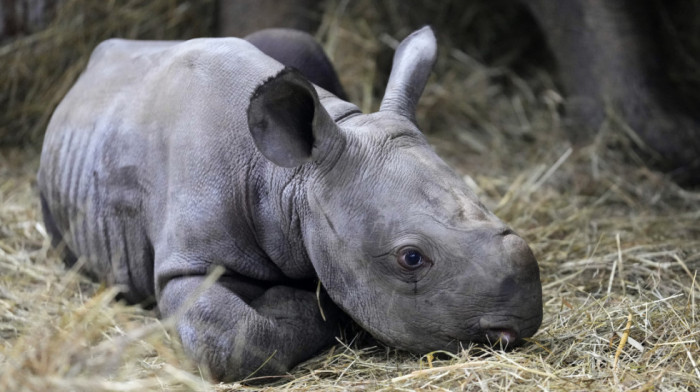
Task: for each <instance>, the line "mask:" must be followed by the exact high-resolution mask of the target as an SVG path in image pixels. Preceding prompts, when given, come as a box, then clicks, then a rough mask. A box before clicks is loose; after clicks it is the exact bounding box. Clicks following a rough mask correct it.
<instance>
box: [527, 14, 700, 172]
mask: <svg viewBox="0 0 700 392" xmlns="http://www.w3.org/2000/svg"><path fill="white" fill-rule="evenodd" d="M525 3H527V4H528V5H529V7H530V9H531V11H532V12H533V14H534V16H535V18H536V19H537V20H538V22H539V24H540V26H541V27H542V30H543V32H544V35H545V36H546V38H547V40H548V43H549V46H550V48H551V50H552V52H553V54H554V57H555V59H556V61H557V65H558V68H559V75H558V76H559V78H560V80H561V82H562V84H563V87H564V89H565V92H566V93H567V95H568V97H567V98H568V102H569V105H568V106H567V116H568V118H569V121H570V122H571V123H572V124H571V125H572V126H571V127H570V130H571V131H572V132H573V133H575V134H574V135H573V136H574V139H579V140H581V139H582V136H583V135H582V133H584V132H582V131H583V130H584V129H588V130H589V131H590V130H593V131H596V130H598V129H599V128H600V125H601V123H602V121H603V120H604V118H605V111H606V105H611V107H612V109H613V110H615V111H617V112H618V114H619V115H621V116H622V119H623V120H624V121H625V122H626V123H627V124H628V125H629V126H630V127H631V128H632V129H633V130H634V131H635V132H636V133H637V135H639V137H640V138H641V140H642V141H643V142H644V143H645V144H646V146H647V147H648V148H651V149H652V150H653V151H655V152H656V153H657V154H658V156H657V157H656V159H655V162H650V163H652V165H653V166H657V167H659V168H661V169H663V170H667V171H669V172H670V173H671V174H672V175H673V176H674V178H675V179H676V180H677V181H679V182H681V183H688V184H691V183H696V184H697V183H700V175H698V174H697V173H698V172H700V159H699V158H698V157H700V123H698V122H697V121H696V119H693V118H691V117H690V115H689V113H690V112H689V111H686V112H684V111H683V110H682V107H683V103H682V102H680V101H679V99H678V97H676V96H674V94H672V89H671V88H670V84H669V81H668V80H667V78H666V77H665V74H664V72H663V71H664V70H663V68H662V61H663V56H662V55H661V51H660V50H659V47H658V45H659V42H658V41H659V37H658V32H657V31H654V23H653V21H654V20H653V15H652V13H651V11H652V10H651V9H649V7H648V5H646V4H638V3H639V2H635V1H626V0H569V1H549V0H525ZM583 139H585V136H584V137H583Z"/></svg>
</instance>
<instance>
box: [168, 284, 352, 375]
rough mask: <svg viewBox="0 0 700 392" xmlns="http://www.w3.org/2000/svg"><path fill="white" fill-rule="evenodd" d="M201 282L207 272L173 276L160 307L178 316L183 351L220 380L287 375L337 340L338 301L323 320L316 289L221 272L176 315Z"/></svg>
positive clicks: (326, 310) (327, 308) (327, 306)
mask: <svg viewBox="0 0 700 392" xmlns="http://www.w3.org/2000/svg"><path fill="white" fill-rule="evenodd" d="M203 281H204V277H203V276H188V277H180V278H176V279H172V280H170V281H169V282H168V283H167V285H166V286H165V288H164V289H163V291H162V293H161V297H160V300H159V307H160V309H161V312H162V313H163V316H164V317H165V316H170V315H177V316H178V320H177V321H176V328H177V331H178V333H179V335H180V338H181V340H182V344H183V346H184V348H185V350H186V351H187V352H188V354H189V355H190V356H192V357H193V358H194V359H195V360H197V361H198V362H199V363H200V364H202V365H204V366H205V367H206V368H208V369H209V371H210V372H211V375H212V377H213V378H215V379H216V380H241V379H243V378H246V377H250V376H253V377H259V376H266V375H277V374H283V373H285V372H287V371H288V370H289V369H290V368H292V367H293V366H295V365H296V364H298V363H299V362H301V361H303V360H305V359H307V358H309V357H311V356H312V355H314V354H316V353H318V352H319V351H320V350H322V349H323V348H325V347H327V346H329V345H330V344H332V343H333V341H334V337H335V335H336V333H337V331H338V328H337V326H338V324H337V320H338V317H337V316H338V313H339V311H338V310H337V308H336V307H335V305H333V304H332V303H324V304H323V306H324V315H325V316H326V319H327V320H326V321H324V320H323V318H322V317H321V314H320V311H319V304H318V301H317V299H316V294H315V293H313V292H310V291H305V290H301V289H296V288H292V287H288V286H273V287H271V288H267V289H263V288H258V287H255V286H253V285H251V284H250V283H247V282H243V281H240V280H236V279H235V278H230V277H222V278H221V279H220V280H219V281H217V282H216V283H214V284H213V285H212V286H211V287H209V288H208V289H206V290H205V291H204V292H203V293H202V294H201V295H200V296H199V297H198V298H197V299H196V300H195V301H194V303H193V304H192V305H191V306H190V307H189V308H188V309H187V310H184V312H183V313H182V314H179V315H178V310H179V309H180V307H181V306H185V305H186V302H187V297H188V296H190V295H191V294H193V293H197V291H198V290H200V287H201V286H202V283H203ZM253 297H254V298H253Z"/></svg>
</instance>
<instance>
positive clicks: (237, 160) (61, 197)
mask: <svg viewBox="0 0 700 392" xmlns="http://www.w3.org/2000/svg"><path fill="white" fill-rule="evenodd" d="M281 69H282V65H281V64H279V63H277V62H276V61H274V60H272V59H271V58H269V57H267V56H265V55H263V54H262V53H261V52H259V51H258V50H257V49H255V48H254V47H253V46H252V45H250V44H248V43H247V42H245V41H242V40H239V39H235V38H226V39H197V40H191V41H185V42H158V41H150V42H149V41H128V40H109V41H105V42H104V43H102V44H100V45H99V46H98V47H97V48H96V49H95V51H94V52H93V54H92V57H91V59H90V62H89V64H88V66H87V69H86V70H85V71H84V72H83V74H82V75H81V77H80V78H79V80H78V81H77V82H76V84H75V85H74V86H73V88H72V89H71V90H70V92H69V93H68V94H67V95H66V97H65V98H64V99H63V101H62V102H61V103H60V104H59V106H58V107H57V109H56V111H55V112H54V114H53V116H52V118H51V121H50V123H49V126H48V129H47V131H46V136H45V140H44V146H43V151H42V156H41V165H40V168H39V173H38V183H39V190H40V193H41V198H42V209H43V213H44V217H45V222H46V226H47V230H48V231H49V233H50V234H51V235H52V237H53V239H54V241H56V242H59V241H61V242H63V243H64V244H65V246H66V248H67V249H66V250H67V254H68V255H69V257H71V256H75V257H76V258H77V259H79V260H80V259H81V258H82V259H83V260H84V263H85V264H84V267H83V268H84V271H86V272H87V273H89V274H90V275H93V276H95V277H97V278H99V279H100V280H104V281H106V282H108V283H110V284H115V285H121V286H122V287H124V288H125V296H126V298H127V299H128V300H131V301H142V300H143V299H145V298H148V297H151V296H152V295H153V294H154V282H153V260H154V251H153V249H154V246H153V244H154V243H155V242H156V241H158V240H159V238H160V234H161V229H162V227H163V226H164V225H166V224H167V223H166V222H163V217H164V216H165V212H166V210H167V209H168V208H169V205H174V204H176V203H175V202H173V200H177V199H178V198H187V197H188V195H191V194H193V193H196V192H197V188H198V187H199V188H201V187H203V188H206V187H207V185H208V184H206V182H207V181H209V182H213V181H217V180H216V177H217V176H228V177H230V176H231V173H237V172H238V173H240V172H245V167H244V166H245V165H246V163H249V162H250V161H251V160H252V159H253V158H252V154H254V153H255V150H254V148H253V144H252V140H251V138H250V136H249V134H248V129H247V119H246V113H245V110H246V108H247V102H248V100H249V97H250V96H251V95H252V93H253V91H254V89H255V88H256V87H257V86H258V85H260V84H261V83H262V82H263V81H265V80H266V79H267V78H269V77H271V76H272V75H274V74H276V73H277V72H279V71H280V70H281ZM228 177H227V178H228ZM229 183H236V181H235V180H231V181H229ZM212 197H217V195H213V196H212Z"/></svg>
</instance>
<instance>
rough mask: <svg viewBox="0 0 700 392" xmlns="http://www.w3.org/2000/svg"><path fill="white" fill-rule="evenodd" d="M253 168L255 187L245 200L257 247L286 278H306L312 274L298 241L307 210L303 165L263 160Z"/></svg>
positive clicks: (304, 169) (310, 266)
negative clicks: (289, 164)
mask: <svg viewBox="0 0 700 392" xmlns="http://www.w3.org/2000/svg"><path fill="white" fill-rule="evenodd" d="M257 166H258V167H257V168H256V170H255V171H256V174H255V175H254V176H255V177H256V178H257V183H258V186H256V187H253V188H252V189H251V191H252V192H254V194H249V195H248V200H251V201H254V202H252V203H251V205H249V206H248V209H249V212H252V213H251V220H252V222H253V226H254V231H255V237H256V241H257V242H258V246H259V247H260V249H262V250H263V252H265V254H266V255H267V257H268V258H269V259H270V260H271V261H272V262H273V263H274V264H275V265H276V266H277V267H278V268H279V269H280V271H281V272H282V273H283V274H284V275H285V276H287V277H289V278H292V279H307V278H313V277H314V276H315V273H314V269H313V266H312V265H311V262H310V261H309V257H308V255H307V253H306V249H305V248H304V242H303V240H302V238H303V235H302V228H301V226H302V221H303V220H304V219H303V217H302V215H303V214H305V213H306V211H307V210H308V207H307V204H308V203H306V200H305V197H306V196H305V194H306V189H305V186H306V179H305V174H304V173H305V172H306V171H307V169H306V167H305V166H306V165H304V166H301V167H299V168H294V169H289V168H282V167H278V166H275V165H274V164H272V163H271V162H269V161H267V160H264V159H263V160H261V161H259V163H258V165H257Z"/></svg>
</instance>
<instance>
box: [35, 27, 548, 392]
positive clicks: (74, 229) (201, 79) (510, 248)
mask: <svg viewBox="0 0 700 392" xmlns="http://www.w3.org/2000/svg"><path fill="white" fill-rule="evenodd" d="M435 51H436V45H435V38H434V36H433V34H432V31H431V30H430V29H429V28H423V29H421V30H419V31H417V32H415V33H413V34H412V35H410V36H409V37H408V38H406V39H405V40H404V41H403V42H402V44H401V45H400V46H399V48H398V49H397V53H396V56H395V60H394V66H393V69H392V74H391V78H390V82H389V86H388V88H387V92H386V94H385V98H384V101H383V102H382V110H380V111H379V112H377V113H373V114H368V115H364V114H361V113H360V112H359V110H358V109H357V108H356V107H355V106H354V105H352V104H349V103H347V102H344V101H342V100H340V99H338V98H337V97H335V96H334V95H332V94H330V93H328V92H326V91H325V90H323V89H320V88H318V87H313V86H312V85H311V84H310V83H309V82H308V81H307V80H306V79H305V78H304V77H302V76H301V75H300V74H299V73H297V72H295V71H291V70H289V69H285V68H284V66H283V65H282V64H280V63H278V62H277V61H275V60H273V59H272V58H270V57H268V56H266V55H264V54H263V53H261V52H260V51H259V50H257V49H256V48H255V47H253V46H252V45H250V44H249V43H247V42H245V41H243V40H239V39H235V38H225V39H197V40H191V41H186V42H135V41H124V40H110V41H106V42H105V43H103V44H101V45H100V46H99V47H98V48H97V49H96V50H95V52H94V53H93V55H92V58H91V60H90V63H89V65H88V67H87V69H86V71H85V72H84V73H83V75H82V76H81V77H80V79H79V80H78V82H77V83H76V84H75V86H74V87H73V88H72V90H71V91H70V92H69V93H68V95H67V96H66V97H65V99H64V100H63V102H62V103H61V104H60V105H59V106H58V108H57V109H56V112H55V113H54V115H53V117H52V119H51V122H50V124H49V128H48V130H47V133H46V139H45V142H44V149H43V152H42V157H41V166H40V169H39V174H38V182H39V188H40V192H41V198H42V205H43V210H44V218H45V222H46V226H47V230H48V231H49V232H50V233H51V235H52V237H53V239H54V242H55V243H56V244H58V243H61V242H63V243H65V245H66V250H65V251H66V256H67V260H68V261H71V259H74V258H75V257H83V258H85V260H86V265H85V269H86V270H87V272H88V273H90V274H92V275H94V276H96V277H98V278H99V279H102V280H105V281H107V282H109V283H111V284H115V285H120V286H122V287H123V289H124V296H125V297H126V299H128V300H129V301H132V302H141V301H145V300H147V299H148V298H151V297H155V300H156V302H157V306H158V309H159V311H160V312H161V314H162V316H163V317H170V316H173V317H177V324H176V325H177V331H178V333H179V335H180V337H181V339H182V342H183V345H184V347H185V349H186V350H187V351H188V352H189V353H190V355H192V356H193V357H194V358H195V359H196V360H197V361H199V362H200V363H201V364H202V365H203V366H205V367H207V368H208V369H209V370H210V371H211V374H212V376H213V377H214V378H216V379H221V380H232V379H242V378H245V377H247V376H249V375H251V374H252V373H253V372H256V370H257V372H256V373H255V376H262V375H270V374H280V373H283V372H285V371H287V370H288V369H290V368H291V367H293V366H294V365H296V364H297V363H299V362H300V361H302V360H304V359H306V358H309V357H310V356H312V355H313V354H315V353H317V352H318V351H319V350H321V349H323V348H324V347H327V346H328V345H330V344H332V342H333V341H334V336H336V334H337V333H338V323H339V322H341V321H342V320H343V314H344V313H345V314H347V315H349V316H350V317H351V318H352V319H353V320H355V321H356V322H357V323H358V324H359V325H360V326H362V327H363V328H365V329H366V330H367V331H369V332H370V333H371V334H372V335H374V336H376V337H377V338H379V339H380V340H382V341H384V342H385V343H387V344H389V345H392V346H396V347H400V348H404V349H407V350H410V351H413V352H417V353H425V352H429V351H432V350H451V351H456V350H458V349H459V347H460V344H462V343H465V342H469V341H481V342H485V341H491V342H494V341H496V340H499V339H500V340H501V342H502V343H503V342H505V343H508V344H511V345H512V344H516V343H518V342H519V341H520V340H521V339H522V338H524V337H529V336H532V335H533V334H534V333H535V332H536V331H537V329H538V327H539V325H540V323H541V320H542V300H541V287H540V280H539V269H538V266H537V262H536V260H535V258H534V257H533V255H532V252H531V251H530V249H529V247H528V246H527V244H526V243H525V242H524V241H523V240H522V238H520V237H519V236H517V235H516V234H514V233H513V232H512V231H511V230H510V229H509V228H508V227H507V226H506V225H505V224H504V223H503V222H501V221H500V220H499V219H498V218H496V217H495V216H494V215H493V214H492V213H491V212H489V211H488V210H487V209H486V208H485V207H484V206H483V205H482V204H481V203H480V202H479V201H478V200H477V198H476V197H475V195H474V193H473V192H472V191H471V190H470V189H469V188H468V187H467V186H466V185H465V184H464V182H463V181H462V180H461V179H460V177H459V176H458V175H456V174H455V173H454V171H453V170H452V169H450V168H449V167H448V166H447V165H446V164H445V163H444V162H443V161H442V160H441V159H440V158H439V157H438V156H437V155H436V154H435V153H434V152H433V150H432V149H431V148H430V146H429V145H428V143H427V142H426V140H425V137H424V136H423V135H422V134H421V132H420V131H419V130H418V128H417V127H416V125H415V122H414V121H413V118H414V109H415V106H416V103H417V102H418V99H419V97H420V94H421V92H422V90H423V88H424V86H425V83H426V80H427V77H428V75H429V73H430V69H431V67H432V64H433V62H434V60H435ZM409 249H410V250H412V251H413V252H420V254H421V255H422V256H421V258H420V261H421V262H420V263H415V264H417V265H416V266H415V267H410V266H407V264H406V262H405V261H406V258H405V257H406V252H407V250H409ZM413 255H414V256H415V253H413ZM413 260H414V261H415V257H414V259H413ZM401 262H403V264H402V263H401ZM215 266H220V267H223V269H224V271H225V273H224V275H223V276H222V277H221V278H220V279H219V280H218V281H217V282H216V283H215V284H214V285H213V286H211V287H209V288H207V289H206V290H205V291H204V292H203V293H201V295H199V296H198V297H194V298H192V300H193V301H191V302H192V303H191V306H190V307H188V308H186V309H181V307H183V306H184V305H185V304H186V303H188V297H192V296H194V295H196V294H200V293H199V291H198V288H199V287H200V285H201V284H202V282H203V281H204V280H205V278H206V276H207V274H208V272H210V271H211V270H212V269H213V268H214V267H215ZM315 279H319V280H320V281H321V283H322V285H323V287H324V288H325V290H326V292H327V295H328V297H330V300H332V302H331V301H329V300H327V298H322V301H321V305H322V306H323V310H324V313H325V315H326V320H325V321H324V320H323V318H322V317H321V315H320V311H319V303H318V301H317V299H316V295H315V293H314V289H315V285H314V284H313V282H314V280H315ZM263 363H265V365H264V366H262V367H261V365H262V364H263Z"/></svg>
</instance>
